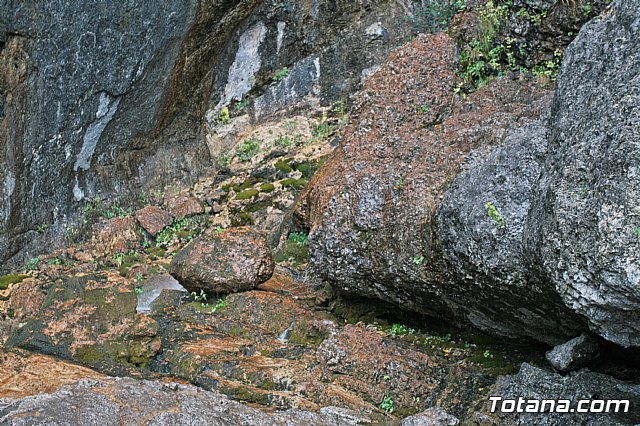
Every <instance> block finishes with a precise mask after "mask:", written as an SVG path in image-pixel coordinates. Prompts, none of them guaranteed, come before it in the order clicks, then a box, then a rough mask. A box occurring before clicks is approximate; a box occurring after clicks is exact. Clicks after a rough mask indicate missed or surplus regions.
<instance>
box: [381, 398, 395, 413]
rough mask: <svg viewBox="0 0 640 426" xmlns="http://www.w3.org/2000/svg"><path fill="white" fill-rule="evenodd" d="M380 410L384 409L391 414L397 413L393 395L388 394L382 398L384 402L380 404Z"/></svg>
mask: <svg viewBox="0 0 640 426" xmlns="http://www.w3.org/2000/svg"><path fill="white" fill-rule="evenodd" d="M380 408H382V409H383V410H384V411H386V412H387V413H389V414H391V413H393V412H394V411H396V404H395V402H394V401H393V398H392V397H391V395H389V394H386V395H385V396H384V398H382V402H380Z"/></svg>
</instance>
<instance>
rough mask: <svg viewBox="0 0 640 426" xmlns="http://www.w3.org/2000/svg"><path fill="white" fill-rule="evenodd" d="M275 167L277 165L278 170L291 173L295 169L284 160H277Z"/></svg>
mask: <svg viewBox="0 0 640 426" xmlns="http://www.w3.org/2000/svg"><path fill="white" fill-rule="evenodd" d="M273 167H275V168H276V170H279V171H281V172H283V173H291V172H292V171H293V169H292V168H291V166H290V165H289V163H287V162H286V161H284V160H278V161H276V164H274V165H273Z"/></svg>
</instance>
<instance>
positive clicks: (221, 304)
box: [211, 299, 227, 314]
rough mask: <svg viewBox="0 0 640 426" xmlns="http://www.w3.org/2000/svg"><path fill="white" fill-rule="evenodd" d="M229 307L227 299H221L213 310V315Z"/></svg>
mask: <svg viewBox="0 0 640 426" xmlns="http://www.w3.org/2000/svg"><path fill="white" fill-rule="evenodd" d="M226 307H227V301H226V300H225V299H220V300H218V302H217V303H216V304H215V306H214V307H213V308H212V309H211V313H212V314H214V313H216V312H218V311H220V310H222V309H224V308H226Z"/></svg>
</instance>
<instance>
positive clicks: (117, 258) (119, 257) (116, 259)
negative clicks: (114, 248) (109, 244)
mask: <svg viewBox="0 0 640 426" xmlns="http://www.w3.org/2000/svg"><path fill="white" fill-rule="evenodd" d="M126 258H127V256H126V255H125V254H124V253H116V254H114V255H113V263H114V264H115V265H116V266H117V267H120V266H122V264H123V263H124V262H125V260H126Z"/></svg>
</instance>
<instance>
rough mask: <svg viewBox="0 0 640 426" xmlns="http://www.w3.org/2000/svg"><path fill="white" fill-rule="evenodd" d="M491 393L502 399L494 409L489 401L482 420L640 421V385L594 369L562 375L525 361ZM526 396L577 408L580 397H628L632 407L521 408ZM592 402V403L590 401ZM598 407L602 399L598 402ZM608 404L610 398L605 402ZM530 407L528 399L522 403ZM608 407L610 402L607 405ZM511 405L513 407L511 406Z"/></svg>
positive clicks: (599, 425) (543, 424) (544, 425)
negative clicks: (587, 409)
mask: <svg viewBox="0 0 640 426" xmlns="http://www.w3.org/2000/svg"><path fill="white" fill-rule="evenodd" d="M489 395H491V396H497V397H500V398H502V400H500V401H497V400H496V402H495V404H496V412H493V413H492V412H491V406H492V404H493V402H492V401H487V406H486V408H485V410H483V413H482V414H481V413H476V418H477V419H478V420H481V421H479V422H478V423H479V424H483V425H484V424H486V425H489V424H494V425H495V424H497V425H540V426H552V425H554V426H555V425H562V426H573V425H581V426H584V425H587V426H609V425H611V426H613V425H635V424H637V423H639V422H640V410H638V407H640V385H631V384H627V383H625V382H622V381H619V380H616V379H614V378H612V377H610V376H606V375H604V374H599V373H592V372H589V371H584V370H582V371H578V372H574V373H570V374H569V375H567V376H561V375H560V374H557V373H552V372H549V371H546V370H543V369H542V368H539V367H534V366H532V365H530V364H527V363H525V364H522V367H521V368H520V371H519V372H518V374H515V375H513V376H502V377H500V378H498V381H497V382H496V384H495V385H494V386H493V387H492V388H491V390H490V391H489ZM519 398H522V399H523V400H525V401H527V400H543V399H544V400H560V399H563V400H568V401H570V404H571V405H570V407H569V409H571V408H573V409H574V410H575V409H576V408H577V404H578V402H579V401H580V400H592V401H607V400H609V401H611V400H628V401H629V405H628V410H627V412H624V404H623V405H621V406H620V407H621V409H620V410H619V411H620V412H619V413H615V412H613V411H615V410H614V409H613V408H614V406H611V407H610V408H611V409H610V410H609V411H610V412H604V411H605V410H604V409H603V410H602V411H601V412H592V413H578V412H577V411H574V412H568V413H562V412H554V413H538V412H529V413H528V412H526V411H525V410H524V409H523V410H522V412H518V409H517V401H519ZM506 399H509V400H515V401H516V406H515V407H514V410H513V412H510V413H507V412H505V413H500V411H499V407H500V406H501V405H502V404H504V400H506ZM590 403H591V402H589V403H588V404H590ZM595 404H596V408H598V407H599V405H600V403H599V402H597V403H595ZM605 404H606V402H605ZM521 405H522V407H526V405H527V403H526V402H525V403H522V404H521ZM605 407H606V405H605ZM509 408H511V407H509Z"/></svg>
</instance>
